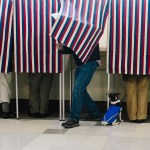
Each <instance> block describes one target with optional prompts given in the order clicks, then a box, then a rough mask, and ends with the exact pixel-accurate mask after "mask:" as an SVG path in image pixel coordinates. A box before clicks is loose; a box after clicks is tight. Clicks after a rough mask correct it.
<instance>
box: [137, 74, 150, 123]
mask: <svg viewBox="0 0 150 150" xmlns="http://www.w3.org/2000/svg"><path fill="white" fill-rule="evenodd" d="M149 80H150V77H149V76H140V77H139V79H138V109H137V120H144V119H146V118H147V106H148V100H147V97H148V87H149Z"/></svg>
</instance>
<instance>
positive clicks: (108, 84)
mask: <svg viewBox="0 0 150 150" xmlns="http://www.w3.org/2000/svg"><path fill="white" fill-rule="evenodd" d="M109 93H110V74H109V73H108V75H107V94H109ZM108 108H109V96H108V95H107V109H108Z"/></svg>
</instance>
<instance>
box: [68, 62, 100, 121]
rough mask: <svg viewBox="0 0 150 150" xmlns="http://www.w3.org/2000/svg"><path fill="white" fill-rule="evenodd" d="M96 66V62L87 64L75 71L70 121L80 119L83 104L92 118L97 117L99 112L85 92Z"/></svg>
mask: <svg viewBox="0 0 150 150" xmlns="http://www.w3.org/2000/svg"><path fill="white" fill-rule="evenodd" d="M97 66H98V63H97V61H94V62H88V63H87V64H84V65H82V66H80V67H78V68H77V69H76V74H75V81H74V88H73V97H72V107H71V114H70V118H71V119H76V120H79V119H80V113H81V109H82V104H83V102H84V103H86V104H87V106H88V110H89V113H90V114H91V115H92V116H99V115H100V113H99V110H98V108H97V106H96V105H95V103H94V101H93V100H92V98H91V97H90V96H89V94H88V92H87V89H86V88H87V86H88V84H89V83H90V81H91V79H92V77H93V74H94V72H95V70H96V68H97Z"/></svg>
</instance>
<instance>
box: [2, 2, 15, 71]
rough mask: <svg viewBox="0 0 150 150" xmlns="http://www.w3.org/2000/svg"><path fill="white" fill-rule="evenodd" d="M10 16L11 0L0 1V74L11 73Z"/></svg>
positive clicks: (11, 13)
mask: <svg viewBox="0 0 150 150" xmlns="http://www.w3.org/2000/svg"><path fill="white" fill-rule="evenodd" d="M12 15H13V3H12V2H11V0H0V72H3V73H7V72H10V71H11V67H12V66H11V58H12V36H11V35H12V34H11V33H12Z"/></svg>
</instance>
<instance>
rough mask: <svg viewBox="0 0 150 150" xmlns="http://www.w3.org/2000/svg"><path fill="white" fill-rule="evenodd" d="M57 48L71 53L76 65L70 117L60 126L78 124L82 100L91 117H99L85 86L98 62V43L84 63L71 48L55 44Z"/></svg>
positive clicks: (74, 125) (61, 51)
mask: <svg viewBox="0 0 150 150" xmlns="http://www.w3.org/2000/svg"><path fill="white" fill-rule="evenodd" d="M57 49H58V50H59V52H60V53H62V54H72V55H73V58H74V60H75V63H76V65H77V68H76V72H75V80H74V88H73V93H72V105H71V112H70V118H69V119H68V120H67V121H66V122H64V123H62V126H63V127H65V128H73V127H77V126H79V120H80V113H81V109H82V104H83V102H84V103H86V104H87V106H88V110H89V113H90V114H91V116H93V118H100V112H99V110H98V108H97V106H96V105H95V103H94V101H93V100H92V98H91V97H90V95H89V94H88V92H87V86H88V85H89V83H90V81H91V79H92V77H93V74H94V72H95V70H96V68H97V67H98V65H99V63H100V53H99V45H97V47H96V48H95V49H94V51H93V53H92V55H91V57H90V58H89V60H88V62H87V63H86V64H83V63H82V62H81V60H80V59H79V58H78V57H77V56H76V54H75V53H74V52H73V51H72V49H70V48H67V47H64V46H62V45H61V44H58V45H57Z"/></svg>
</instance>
